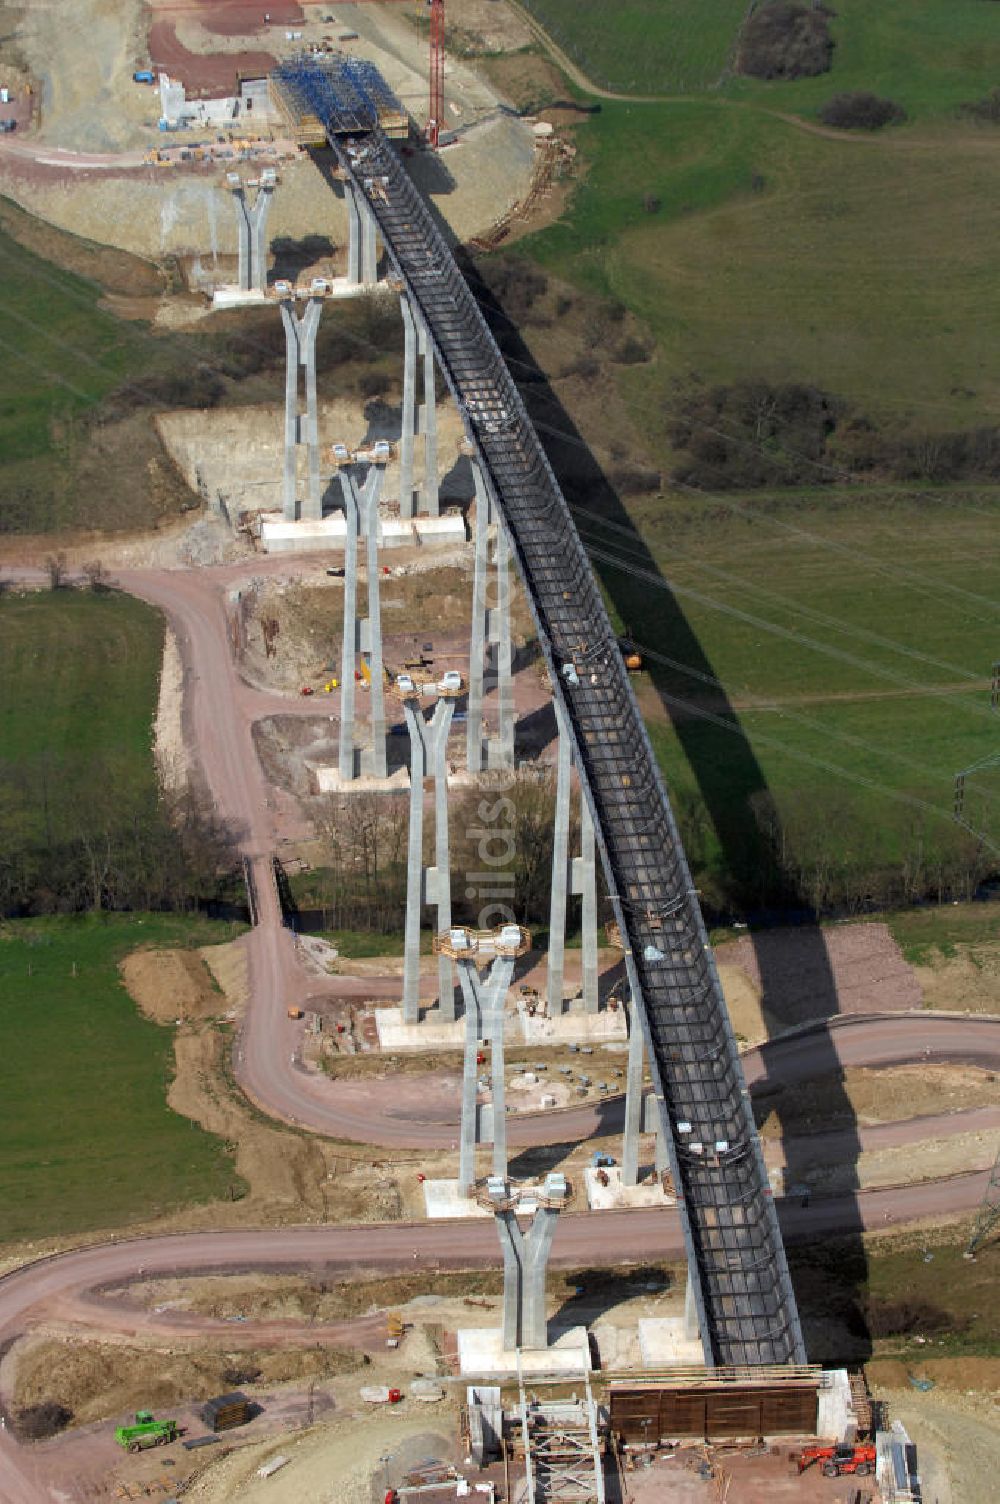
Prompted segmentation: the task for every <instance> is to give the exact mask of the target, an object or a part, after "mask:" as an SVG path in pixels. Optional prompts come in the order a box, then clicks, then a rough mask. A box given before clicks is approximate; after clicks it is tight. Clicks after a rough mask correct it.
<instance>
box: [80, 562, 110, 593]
mask: <svg viewBox="0 0 1000 1504" xmlns="http://www.w3.org/2000/svg"><path fill="white" fill-rule="evenodd" d="M83 573H84V576H85V577H86V581H87V584H88V586H89V587H90V589H91V590H93V591H94V592H95V593H98V594H100V593H101V592H103V591H105V590H109V589H110V588H111V581H110V580H109V578H108V572H107V570H106V569H105V567H104V565H103V564H102V563H101V561H100V559H91V560H90V561H89V562H88V563H86V564H84V566H83Z"/></svg>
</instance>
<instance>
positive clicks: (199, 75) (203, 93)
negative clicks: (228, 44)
mask: <svg viewBox="0 0 1000 1504" xmlns="http://www.w3.org/2000/svg"><path fill="white" fill-rule="evenodd" d="M149 57H150V62H151V63H152V65H153V67H154V68H162V69H163V71H164V72H165V73H169V75H170V77H171V78H176V79H179V80H180V81H181V83H182V84H183V85H184V88H185V89H186V90H187V94H188V97H189V98H192V99H193V98H202V99H205V98H213V97H222V96H223V95H226V94H235V93H236V92H237V90H238V88H239V80H240V78H241V77H243V78H259V77H261V76H262V75H263V74H265V73H269V72H270V71H271V69H272V68H273V67H275V66H276V64H277V61H278V60H277V58H276V57H274V56H273V55H272V54H271V53H270V52H219V53H215V54H211V53H199V52H189V51H188V49H187V48H186V47H185V46H184V44H183V42H180V41H178V38H177V33H176V31H175V30H174V23H173V22H172V21H154V22H153V24H152V26H151V27H150V28H149Z"/></svg>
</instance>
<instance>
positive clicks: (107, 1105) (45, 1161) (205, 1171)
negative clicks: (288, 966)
mask: <svg viewBox="0 0 1000 1504" xmlns="http://www.w3.org/2000/svg"><path fill="white" fill-rule="evenodd" d="M231 933H232V931H231V929H230V926H228V925H222V924H212V923H209V922H208V921H205V920H202V921H195V920H191V919H177V918H169V917H163V916H160V915H129V916H122V915H116V916H114V917H111V918H107V919H45V920H18V921H16V922H12V923H8V924H6V925H4V926H3V927H2V928H0V1028H2V1031H3V1040H4V1048H3V1052H2V1056H0V1143H2V1144H3V1153H2V1154H0V1241H2V1242H11V1241H14V1240H21V1239H25V1238H44V1237H55V1236H58V1235H62V1234H68V1233H79V1232H86V1231H89V1230H90V1229H94V1228H106V1227H124V1226H127V1225H128V1224H129V1223H131V1222H137V1221H140V1220H144V1219H146V1218H149V1217H155V1216H159V1215H160V1214H162V1213H164V1212H168V1211H172V1210H174V1209H175V1208H177V1207H179V1206H182V1205H185V1204H187V1203H190V1202H197V1201H209V1200H212V1199H214V1198H216V1197H219V1196H225V1195H228V1194H230V1193H231V1191H232V1190H238V1188H239V1182H238V1179H237V1177H236V1175H235V1172H234V1170H233V1163H232V1157H231V1155H230V1153H229V1151H228V1150H227V1149H226V1148H225V1146H224V1145H223V1144H222V1143H221V1142H220V1141H219V1140H218V1139H216V1138H213V1137H212V1136H211V1135H210V1134H207V1133H203V1132H202V1131H201V1129H199V1128H197V1127H196V1126H195V1125H194V1124H193V1123H191V1122H189V1121H188V1120H187V1119H186V1118H182V1117H179V1116H178V1115H177V1114H176V1113H174V1112H172V1111H171V1110H170V1109H169V1108H168V1107H167V1104H166V1091H167V1087H168V1085H169V1082H170V1078H171V1075H172V1064H173V1056H172V1049H171V1037H172V1031H170V1030H168V1029H163V1028H160V1027H159V1026H158V1025H156V1024H153V1023H150V1022H148V1021H147V1020H145V1019H143V1018H141V1017H140V1015H139V1013H138V1012H137V1010H136V1007H135V1004H134V1003H133V1002H132V1000H131V998H130V997H129V996H128V994H127V992H126V991H125V989H124V987H123V986H122V985H121V982H120V981H119V978H118V970H117V967H118V962H119V961H120V960H121V958H122V957H123V956H124V955H126V954H127V952H128V951H130V950H132V949H134V948H135V947H136V946H138V945H154V946H159V945H180V946H187V945H211V944H213V943H214V942H218V941H221V940H227V939H229V938H231ZM220 1001H221V1000H220Z"/></svg>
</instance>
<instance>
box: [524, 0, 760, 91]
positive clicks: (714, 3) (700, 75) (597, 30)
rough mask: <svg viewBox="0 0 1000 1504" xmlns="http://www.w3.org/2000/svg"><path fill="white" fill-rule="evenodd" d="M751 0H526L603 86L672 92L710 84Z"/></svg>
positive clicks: (567, 49) (536, 16)
mask: <svg viewBox="0 0 1000 1504" xmlns="http://www.w3.org/2000/svg"><path fill="white" fill-rule="evenodd" d="M746 8H747V7H746V0H625V3H624V4H620V5H616V6H615V7H614V9H613V10H609V9H608V8H607V6H605V5H601V4H599V3H598V0H525V9H526V10H529V11H530V12H531V14H532V15H533V16H534V17H535V18H536V20H538V21H540V22H541V23H542V25H543V26H544V27H545V28H546V29H547V30H548V31H549V33H550V35H551V36H552V37H553V38H554V39H555V40H556V41H557V42H558V43H559V46H560V47H561V48H562V49H563V51H564V52H565V53H566V54H567V56H569V57H571V58H572V59H573V61H574V62H575V63H576V64H577V65H578V66H579V67H580V68H582V69H583V71H584V72H585V73H586V74H587V76H588V77H589V78H591V79H592V80H593V81H594V82H595V83H597V84H599V85H600V86H601V87H603V88H607V89H612V90H615V91H617V92H620V93H629V94H672V93H678V92H687V91H688V90H698V89H707V88H710V87H711V86H712V85H713V84H715V82H716V81H717V80H718V79H719V77H720V76H721V74H722V72H723V69H724V68H725V66H726V63H727V61H728V59H729V55H730V53H731V51H732V48H733V43H734V40H735V38H736V35H737V33H738V31H739V27H740V23H741V22H742V20H743V17H744V15H745V14H746Z"/></svg>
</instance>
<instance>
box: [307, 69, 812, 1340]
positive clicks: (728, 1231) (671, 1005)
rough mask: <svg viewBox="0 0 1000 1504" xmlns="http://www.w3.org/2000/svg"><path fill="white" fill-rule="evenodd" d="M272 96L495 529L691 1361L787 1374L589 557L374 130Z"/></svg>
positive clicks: (330, 110)
mask: <svg viewBox="0 0 1000 1504" xmlns="http://www.w3.org/2000/svg"><path fill="white" fill-rule="evenodd" d="M278 73H279V77H280V80H281V84H282V93H283V96H284V97H285V98H286V99H289V98H291V99H294V100H295V101H296V102H297V106H298V108H299V109H300V110H301V111H302V112H303V113H304V114H310V115H313V116H315V117H316V118H317V119H319V120H320V121H321V122H331V128H330V129H329V130H328V133H327V134H328V139H329V142H330V145H331V146H332V148H333V150H334V151H335V153H336V155H337V158H338V160H339V163H340V165H341V167H342V168H343V169H344V171H345V172H346V174H347V176H348V177H349V178H350V179H351V181H352V182H353V183H354V184H355V186H356V188H357V189H358V190H359V191H360V192H361V193H363V194H364V196H365V198H366V200H367V202H368V204H369V207H370V208H371V211H372V213H373V214H374V216H375V218H376V220H377V222H378V227H379V230H380V231H381V234H382V237H383V240H384V242H385V246H386V250H387V252H388V255H389V258H390V260H391V261H392V263H393V265H394V266H395V268H396V270H397V272H398V274H399V276H400V277H401V278H402V280H403V282H404V284H405V287H406V293H407V296H408V297H409V298H410V299H411V301H412V303H413V305H414V306H415V307H416V308H418V309H419V312H420V315H421V317H422V318H423V319H424V321H425V323H426V325H427V328H428V330H429V332H430V336H431V339H432V340H433V344H434V349H435V354H436V357H437V360H438V362H439V365H440V368H441V370H442V372H443V373H444V377H445V380H446V381H447V383H448V385H449V387H450V388H451V391H452V393H453V395H454V397H455V400H456V402H457V404H458V408H459V411H460V413H461V414H462V416H463V419H464V422H465V426H466V430H467V432H468V435H469V437H470V440H471V442H472V444H473V446H474V448H475V452H476V457H477V459H478V462H479V464H480V466H481V467H482V473H483V477H484V479H485V481H486V483H487V485H488V488H489V491H490V494H491V498H492V500H493V502H494V504H495V505H496V508H497V512H498V515H499V517H500V519H501V521H502V523H503V525H504V526H505V527H506V529H507V533H508V535H509V539H510V543H511V547H512V550H513V553H514V556H515V558H516V560H517V563H518V567H519V569H520V572H521V577H522V580H523V581H524V586H525V591H526V593H527V597H528V601H529V604H530V606H531V609H532V612H533V615H534V618H535V623H536V626H537V629H538V638H539V643H540V645H541V648H542V651H543V653H544V654H545V657H546V659H547V661H548V665H549V670H550V673H551V676H552V682H553V685H554V692H555V694H556V695H557V696H558V697H559V698H560V699H561V700H562V701H563V704H564V705H565V708H566V713H567V718H568V724H569V728H570V734H571V737H572V741H573V746H574V752H575V760H576V765H577V768H578V770H579V773H580V779H581V784H582V786H583V788H584V791H585V794H586V797H587V799H588V801H589V803H590V807H591V811H592V814H593V817H594V824H595V827H596V831H597V836H598V841H599V843H600V848H601V854H602V858H603V861H604V866H605V871H606V873H607V879H608V889H609V892H610V894H611V899H612V903H613V905H614V910H615V916H616V919H617V921H618V924H619V926H620V930H621V934H622V937H623V943H624V948H625V960H626V965H627V968H628V974H629V980H630V984H631V986H632V990H633V993H634V996H635V1001H636V1004H637V1006H638V1011H639V1014H640V1016H641V1018H642V1023H643V1028H644V1030H645V1033H646V1036H647V1043H648V1046H649V1058H650V1063H651V1068H652V1074H653V1085H654V1090H655V1092H656V1097H657V1100H658V1102H659V1105H660V1110H661V1112H662V1113H663V1114H664V1122H665V1126H666V1128H667V1130H668V1131H667V1132H666V1134H665V1137H666V1140H667V1144H668V1147H669V1151H670V1155H671V1160H672V1168H673V1172H674V1183H675V1185H676V1186H677V1187H678V1189H679V1190H680V1192H681V1193H682V1196H683V1203H682V1205H683V1215H684V1232H685V1238H686V1240H687V1249H688V1261H689V1265H690V1268H691V1272H692V1278H693V1285H694V1292H695V1298H696V1303H697V1306H698V1316H699V1322H700V1328H701V1333H702V1341H703V1344H704V1348H705V1357H706V1361H708V1362H714V1363H748V1364H761V1363H779V1364H780V1363H789V1362H797V1363H801V1362H803V1361H804V1360H805V1350H804V1347H803V1342H802V1334H801V1330H800V1327H799V1319H798V1313H797V1310H796V1305H795V1297H794V1294H793V1291H792V1287H791V1281H790V1279H789V1275H788V1267H787V1264H786V1261H785V1253H784V1247H783V1245H782V1241H781V1233H780V1230H779V1227H778V1219H777V1215H776V1212H775V1207H774V1202H773V1200H772V1198H771V1191H770V1186H769V1184H768V1179H767V1173H766V1171H765V1168H764V1162H763V1157H762V1155H761V1150H760V1143H759V1140H758V1138H757V1133H756V1129H755V1126H754V1121H753V1114H752V1111H751V1108H750V1101H749V1096H748V1093H747V1089H746V1084H745V1082H744V1079H743V1072H742V1069H741V1066H740V1061H739V1055H738V1052H737V1048H736V1041H735V1039H734V1037H733V1033H732V1029H731V1027H730V1023H729V1016H728V1014H727V1012H726V1005H725V1001H724V998H723V995H722V989H721V987H720V985H719V979H718V974H717V972H716V968H715V962H714V958H713V956H712V951H711V948H710V946H709V944H708V937H707V934H706V931H705V926H704V922H703V920H702V917H701V911H700V909H699V906H698V902H697V898H696V895H695V892H694V889H693V886H692V882H691V876H690V873H689V871H688V866H687V860H686V857H685V854H684V849H683V847H682V845H681V841H680V837H679V835H678V833H677V827H676V824H675V822H674V817H673V812H672V810H671V808H670V803H669V800H668V798H667V794H666V791H665V789H664V786H663V782H662V779H661V777H660V774H659V770H658V768H657V764H656V759H655V757H654V755H653V751H652V748H651V746H650V743H649V739H648V737H647V735H646V729H645V726H644V725H643V721H642V717H641V716H640V714H639V710H638V707H637V705H636V702H635V697H634V695H633V693H632V689H631V686H630V684H629V682H628V676H627V673H626V670H625V666H624V664H623V662H622V657H621V653H620V651H619V648H618V643H617V640H616V637H615V633H614V631H613V630H612V627H611V623H610V621H609V620H608V616H607V612H606V611H605V608H604V603H603V601H602V599H601V594H600V591H599V589H598V586H597V581H596V580H595V578H594V574H593V571H592V569H591V567H590V563H589V561H588V559H587V556H586V553H585V552H584V548H583V545H582V543H581V541H580V538H579V535H578V533H577V531H576V528H575V526H574V523H573V519H572V517H571V515H570V511H569V508H568V507H567V505H566V501H565V499H564V497H563V495H562V492H561V491H560V489H559V485H558V482H557V481H556V478H555V475H554V474H553V472H552V469H551V466H550V465H549V463H548V460H547V459H546V456H545V454H544V451H543V449H542V446H541V443H540V442H539V439H538V436H537V434H536V433H535V430H534V428H533V427H532V425H531V422H530V420H529V418H528V416H527V413H526V412H525V409H524V406H523V404H522V402H521V399H520V396H519V394H518V392H517V389H516V387H515V385H514V382H513V380H512V379H511V377H510V374H509V372H508V370H507V368H506V366H505V364H504V361H503V357H502V356H501V354H500V351H499V350H498V348H497V346H496V343H495V341H494V339H493V337H492V335H491V334H490V332H489V329H488V328H487V326H486V322H485V320H484V319H483V317H482V314H481V313H480V311H479V309H478V307H477V305H476V302H475V300H474V298H473V296H472V293H471V292H470V290H469V288H468V286H467V284H466V282H465V280H464V278H463V277H462V275H461V273H460V271H459V269H458V267H457V265H456V263H455V260H454V257H453V256H452V254H451V252H450V250H449V249H448V246H447V245H446V244H445V241H444V239H443V237H442V236H441V234H440V232H439V231H438V229H437V226H436V224H435V222H434V219H433V217H432V216H431V213H430V211H429V209H428V207H427V205H426V204H425V203H424V202H423V200H422V199H421V197H420V194H419V193H418V192H417V190H416V188H415V187H414V185H413V183H412V182H411V180H410V178H409V176H408V175H407V173H406V172H405V171H404V169H403V166H402V163H401V162H400V160H399V158H398V157H397V155H396V153H395V151H394V150H393V148H392V147H391V146H390V144H389V141H388V139H387V138H386V136H385V135H384V134H383V132H382V131H381V130H379V129H378V127H377V126H373V127H372V128H370V129H368V130H366V131H364V132H358V133H356V134H353V135H351V134H348V135H340V134H338V133H337V130H336V129H335V125H336V122H338V121H339V119H340V105H339V103H338V100H337V98H336V95H335V91H334V89H333V85H332V84H331V81H330V79H329V78H328V77H327V76H326V75H324V73H323V71H322V69H320V68H318V67H317V66H316V65H315V64H313V63H312V62H311V61H310V60H309V59H308V58H306V59H296V60H294V61H293V62H291V63H289V64H286V65H284V66H283V67H282V68H281V69H279V70H278Z"/></svg>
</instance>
